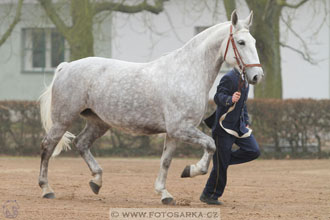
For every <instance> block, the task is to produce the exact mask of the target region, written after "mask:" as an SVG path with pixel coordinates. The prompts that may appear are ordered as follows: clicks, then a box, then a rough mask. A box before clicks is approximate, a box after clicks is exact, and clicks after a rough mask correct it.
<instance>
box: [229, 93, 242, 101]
mask: <svg viewBox="0 0 330 220" xmlns="http://www.w3.org/2000/svg"><path fill="white" fill-rule="evenodd" d="M240 98H241V93H240V92H235V93H234V95H233V97H232V99H231V101H232V102H233V103H236V102H238V100H239V99H240Z"/></svg>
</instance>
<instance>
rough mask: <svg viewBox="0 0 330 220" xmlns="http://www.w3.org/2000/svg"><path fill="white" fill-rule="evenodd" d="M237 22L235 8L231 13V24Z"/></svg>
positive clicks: (234, 24)
mask: <svg viewBox="0 0 330 220" xmlns="http://www.w3.org/2000/svg"><path fill="white" fill-rule="evenodd" d="M237 22H238V16H237V13H236V9H235V10H234V11H233V12H232V13H231V23H232V24H233V26H236V24H237Z"/></svg>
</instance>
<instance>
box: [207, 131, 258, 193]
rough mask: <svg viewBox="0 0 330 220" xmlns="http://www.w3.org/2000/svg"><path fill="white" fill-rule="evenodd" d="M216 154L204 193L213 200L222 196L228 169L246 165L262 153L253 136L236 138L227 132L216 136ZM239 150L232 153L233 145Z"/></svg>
mask: <svg viewBox="0 0 330 220" xmlns="http://www.w3.org/2000/svg"><path fill="white" fill-rule="evenodd" d="M213 138H214V140H215V144H216V146H217V149H216V152H215V153H214V155H213V168H212V171H211V173H210V177H209V179H208V180H207V183H206V186H205V188H204V191H203V193H204V194H205V195H206V196H208V197H211V198H213V199H218V198H219V197H220V196H222V194H223V191H224V190H225V187H226V183H227V168H228V166H229V165H232V164H240V163H245V162H248V161H251V160H254V159H256V158H258V157H259V155H260V151H259V146H258V144H257V142H256V139H255V138H254V136H253V135H251V136H250V137H247V138H236V137H235V136H232V135H230V134H228V133H226V132H225V131H222V132H220V134H217V135H214V137H213ZM234 143H235V144H236V145H237V146H239V149H237V150H235V151H232V146H233V144H234Z"/></svg>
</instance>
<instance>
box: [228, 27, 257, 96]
mask: <svg viewBox="0 0 330 220" xmlns="http://www.w3.org/2000/svg"><path fill="white" fill-rule="evenodd" d="M230 42H231V45H232V47H233V50H234V54H235V59H236V63H237V65H238V67H239V69H240V72H241V75H242V77H240V82H239V86H238V91H239V92H240V91H241V88H242V87H243V85H242V82H241V81H242V79H241V78H243V79H244V84H245V80H246V76H245V69H246V68H251V67H262V66H261V64H260V63H255V64H246V63H244V62H243V59H242V57H241V55H240V54H239V52H238V49H237V47H236V44H235V40H234V37H233V26H232V25H230V35H229V38H228V42H227V47H226V51H225V56H224V60H226V56H227V52H228V48H229V43H230Z"/></svg>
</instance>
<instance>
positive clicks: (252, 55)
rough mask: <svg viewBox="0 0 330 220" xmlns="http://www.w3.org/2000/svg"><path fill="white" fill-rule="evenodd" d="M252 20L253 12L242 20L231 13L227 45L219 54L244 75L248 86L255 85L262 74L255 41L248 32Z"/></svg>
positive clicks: (224, 45) (234, 13) (234, 12)
mask: <svg viewBox="0 0 330 220" xmlns="http://www.w3.org/2000/svg"><path fill="white" fill-rule="evenodd" d="M252 20H253V11H251V13H250V15H249V16H248V17H247V18H246V19H244V20H239V19H238V16H237V13H236V10H234V11H233V13H232V14H231V25H230V31H229V34H228V40H227V41H226V43H227V44H223V46H222V47H221V54H222V56H223V57H224V60H225V62H226V63H227V64H229V65H230V66H232V67H235V68H236V69H238V70H240V72H241V73H244V74H246V77H247V80H248V82H249V83H250V84H257V83H259V82H260V81H261V79H262V77H263V76H264V73H263V70H262V68H261V65H260V61H259V57H258V53H257V48H256V40H255V39H254V38H253V36H252V35H251V34H250V30H249V28H250V26H251V24H252Z"/></svg>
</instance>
